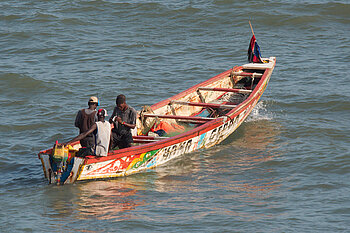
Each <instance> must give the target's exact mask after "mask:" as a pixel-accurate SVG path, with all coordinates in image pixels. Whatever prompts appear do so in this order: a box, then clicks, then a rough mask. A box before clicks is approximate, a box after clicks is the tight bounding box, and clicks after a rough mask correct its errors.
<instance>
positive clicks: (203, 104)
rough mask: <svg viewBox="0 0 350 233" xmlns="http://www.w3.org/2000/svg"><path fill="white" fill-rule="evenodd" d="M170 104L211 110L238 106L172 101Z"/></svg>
mask: <svg viewBox="0 0 350 233" xmlns="http://www.w3.org/2000/svg"><path fill="white" fill-rule="evenodd" d="M170 104H181V105H189V106H197V107H210V108H235V107H237V105H232V104H215V103H196V102H184V101H170Z"/></svg>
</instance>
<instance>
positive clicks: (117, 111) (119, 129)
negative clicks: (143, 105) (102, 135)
mask: <svg viewBox="0 0 350 233" xmlns="http://www.w3.org/2000/svg"><path fill="white" fill-rule="evenodd" d="M115 103H116V105H117V106H116V107H115V108H114V110H113V114H112V116H111V118H110V119H109V122H110V123H113V124H114V128H113V129H112V140H111V149H113V148H115V147H116V146H118V148H119V149H123V148H127V147H131V143H132V142H133V139H132V134H131V129H134V128H135V127H136V116H137V113H136V110H135V109H134V108H132V107H130V106H129V105H127V104H126V97H125V95H118V96H117V98H116V100H115Z"/></svg>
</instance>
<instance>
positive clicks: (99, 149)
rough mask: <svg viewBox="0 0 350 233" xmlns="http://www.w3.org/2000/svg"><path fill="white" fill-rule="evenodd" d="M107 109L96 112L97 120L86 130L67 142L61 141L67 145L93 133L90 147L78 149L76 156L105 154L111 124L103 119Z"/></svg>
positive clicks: (107, 147)
mask: <svg viewBox="0 0 350 233" xmlns="http://www.w3.org/2000/svg"><path fill="white" fill-rule="evenodd" d="M106 116H108V115H107V110H105V109H103V108H101V109H99V110H98V112H97V118H98V121H97V122H96V123H94V124H93V125H92V126H91V127H90V128H89V129H88V130H87V131H86V132H84V133H81V134H79V135H78V136H76V137H75V138H73V139H72V140H70V141H69V142H66V143H63V145H67V144H70V143H73V142H76V141H79V140H80V141H81V140H83V139H84V138H86V137H87V136H88V135H90V134H95V137H96V140H95V141H94V144H93V145H92V146H91V147H85V148H82V149H80V150H79V152H78V154H77V156H82V157H84V156H86V155H96V156H107V153H108V149H109V143H110V138H111V124H110V123H109V122H108V121H105V117H106Z"/></svg>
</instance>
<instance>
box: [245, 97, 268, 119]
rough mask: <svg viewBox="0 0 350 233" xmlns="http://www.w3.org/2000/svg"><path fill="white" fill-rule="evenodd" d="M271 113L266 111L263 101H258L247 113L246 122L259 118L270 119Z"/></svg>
mask: <svg viewBox="0 0 350 233" xmlns="http://www.w3.org/2000/svg"><path fill="white" fill-rule="evenodd" d="M272 119H273V115H272V113H270V112H268V110H267V109H266V104H265V103H264V102H263V101H260V102H259V103H258V104H257V105H256V106H255V107H254V108H253V110H252V112H251V113H250V114H249V116H248V118H247V119H246V122H252V121H260V120H272Z"/></svg>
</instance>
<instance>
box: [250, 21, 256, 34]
mask: <svg viewBox="0 0 350 233" xmlns="http://www.w3.org/2000/svg"><path fill="white" fill-rule="evenodd" d="M249 26H250V29H251V30H252V33H253V35H254V31H253V27H252V24H251V23H250V20H249ZM254 36H255V35H254Z"/></svg>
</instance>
